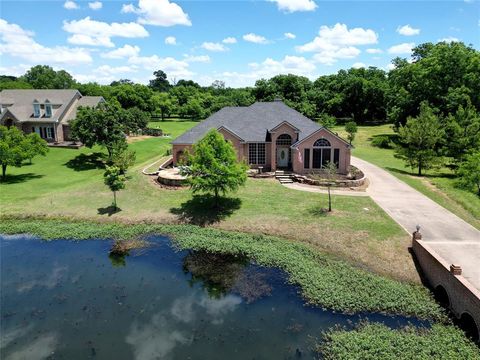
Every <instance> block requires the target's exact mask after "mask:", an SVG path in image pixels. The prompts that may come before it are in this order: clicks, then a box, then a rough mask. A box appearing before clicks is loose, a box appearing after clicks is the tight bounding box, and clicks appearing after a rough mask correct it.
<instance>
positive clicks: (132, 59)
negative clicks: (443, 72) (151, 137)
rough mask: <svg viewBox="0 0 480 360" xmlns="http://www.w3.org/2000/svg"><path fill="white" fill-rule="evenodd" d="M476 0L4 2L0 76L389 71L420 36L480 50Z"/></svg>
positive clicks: (207, 79) (210, 77)
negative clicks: (45, 71) (43, 68)
mask: <svg viewBox="0 0 480 360" xmlns="http://www.w3.org/2000/svg"><path fill="white" fill-rule="evenodd" d="M479 5H480V3H479V2H478V1H477V0H466V1H464V0H457V1H413V0H412V1H358V0H357V1H318V0H272V1H199V0H191V1H172V0H114V1H112V0H110V1H100V0H89V1H78V0H77V1H72V0H67V1H64V0H62V1H40V0H37V1H19V0H15V1H8V0H7V1H5V0H2V2H1V3H0V57H1V58H0V73H1V74H11V75H21V74H23V73H24V72H25V69H28V68H29V67H30V66H32V65H35V64H48V65H51V66H53V67H54V68H55V69H65V70H67V71H69V72H70V73H71V74H72V75H73V76H74V77H75V78H77V79H78V80H79V81H82V82H86V81H97V82H100V83H110V82H111V81H112V80H115V79H119V78H129V79H132V80H134V81H138V82H142V83H148V80H149V79H150V78H151V77H152V73H153V71H154V70H157V69H163V70H164V71H165V72H166V73H167V75H168V77H169V79H170V80H173V79H176V80H178V79H193V80H195V81H197V82H199V83H201V84H202V85H209V84H211V83H212V82H213V81H214V80H223V81H225V83H226V85H227V86H234V87H237V86H245V85H253V84H254V82H255V80H257V79H259V78H269V77H271V76H274V75H276V74H279V73H294V74H299V75H305V76H307V77H309V78H311V79H314V78H316V77H318V76H319V75H323V74H330V73H334V72H336V71H338V70H339V69H341V68H349V67H352V66H354V67H361V66H370V65H372V66H377V67H380V68H384V69H388V68H389V66H391V65H389V64H390V61H391V59H392V58H394V57H396V56H401V57H407V58H408V57H409V56H410V53H411V51H410V50H411V47H412V46H414V45H417V44H420V43H422V42H426V41H430V42H437V41H440V40H444V39H447V40H448V41H463V42H465V43H467V44H472V45H473V46H474V47H475V48H477V49H478V48H479V47H480V20H479V19H480V7H479Z"/></svg>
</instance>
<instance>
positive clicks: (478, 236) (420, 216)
mask: <svg viewBox="0 0 480 360" xmlns="http://www.w3.org/2000/svg"><path fill="white" fill-rule="evenodd" d="M352 165H354V166H356V167H358V168H359V169H361V170H362V171H363V172H364V173H365V175H366V176H367V177H368V179H369V181H370V186H369V187H368V189H367V193H368V194H369V195H370V197H371V198H372V199H373V200H374V201H375V202H376V203H377V204H378V205H379V206H380V207H381V208H382V209H383V210H385V212H387V213H388V214H389V215H390V216H391V217H392V218H393V219H394V220H395V221H396V222H397V223H399V224H400V225H401V226H402V227H403V228H404V229H405V230H406V231H407V232H408V233H410V234H411V233H412V232H413V231H414V230H415V226H416V225H417V224H419V225H420V226H421V230H420V231H421V233H422V235H423V239H422V240H424V241H425V242H428V244H429V245H430V246H431V247H432V248H433V249H434V250H435V251H436V252H437V253H438V254H439V255H440V256H442V257H443V258H444V259H445V260H446V261H447V262H448V263H449V264H452V263H455V264H458V265H460V266H461V267H462V269H463V275H464V277H465V278H467V279H468V280H469V281H470V282H471V283H472V284H473V285H474V286H475V287H476V288H477V289H479V290H480V231H479V230H477V229H475V228H474V227H473V226H472V225H470V224H468V223H467V222H465V221H464V220H462V219H460V218H459V217H458V216H456V215H454V214H452V213H451V212H450V211H448V210H446V209H445V208H443V207H442V206H440V205H438V204H437V203H436V202H434V201H433V200H430V199H429V198H428V197H426V196H425V195H423V194H422V193H420V192H418V191H417V190H415V189H413V188H411V187H410V186H408V185H407V184H405V183H404V182H402V181H400V180H398V179H397V178H396V177H395V176H393V175H391V174H390V173H389V172H387V171H385V170H383V169H381V168H379V167H378V166H375V165H373V164H371V163H369V162H367V161H364V160H361V159H358V158H355V157H352Z"/></svg>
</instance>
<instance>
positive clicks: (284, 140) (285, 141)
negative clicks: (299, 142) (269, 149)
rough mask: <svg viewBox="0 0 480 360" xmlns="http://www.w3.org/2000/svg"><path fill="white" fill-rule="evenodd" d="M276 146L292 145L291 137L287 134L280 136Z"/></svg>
mask: <svg viewBox="0 0 480 360" xmlns="http://www.w3.org/2000/svg"><path fill="white" fill-rule="evenodd" d="M276 144H277V145H288V146H290V145H292V137H291V136H290V135H288V134H282V135H280V136H279V137H278V138H277V141H276Z"/></svg>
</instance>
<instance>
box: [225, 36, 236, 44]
mask: <svg viewBox="0 0 480 360" xmlns="http://www.w3.org/2000/svg"><path fill="white" fill-rule="evenodd" d="M222 42H223V43H224V44H236V43H237V39H236V38H234V37H232V36H230V37H227V38H225V39H223V40H222Z"/></svg>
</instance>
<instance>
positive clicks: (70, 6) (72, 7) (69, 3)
mask: <svg viewBox="0 0 480 360" xmlns="http://www.w3.org/2000/svg"><path fill="white" fill-rule="evenodd" d="M63 7H64V8H65V9H67V10H77V9H80V6H78V4H77V3H76V2H75V1H72V0H67V1H65V3H64V4H63Z"/></svg>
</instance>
